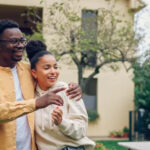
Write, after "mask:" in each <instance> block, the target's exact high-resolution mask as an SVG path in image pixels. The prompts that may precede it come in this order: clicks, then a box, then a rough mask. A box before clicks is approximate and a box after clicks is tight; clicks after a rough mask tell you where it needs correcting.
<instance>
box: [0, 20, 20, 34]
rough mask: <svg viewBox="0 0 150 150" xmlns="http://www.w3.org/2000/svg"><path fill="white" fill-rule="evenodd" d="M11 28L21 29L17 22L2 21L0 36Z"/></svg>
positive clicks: (0, 22) (0, 21)
mask: <svg viewBox="0 0 150 150" xmlns="http://www.w3.org/2000/svg"><path fill="white" fill-rule="evenodd" d="M9 28H19V25H18V24H17V22H15V21H13V20H8V19H3V20H0V35H1V34H2V33H3V31H4V30H5V29H9Z"/></svg>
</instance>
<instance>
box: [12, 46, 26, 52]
mask: <svg viewBox="0 0 150 150" xmlns="http://www.w3.org/2000/svg"><path fill="white" fill-rule="evenodd" d="M24 50H25V47H15V48H14V49H13V50H12V52H13V53H15V52H18V51H24Z"/></svg>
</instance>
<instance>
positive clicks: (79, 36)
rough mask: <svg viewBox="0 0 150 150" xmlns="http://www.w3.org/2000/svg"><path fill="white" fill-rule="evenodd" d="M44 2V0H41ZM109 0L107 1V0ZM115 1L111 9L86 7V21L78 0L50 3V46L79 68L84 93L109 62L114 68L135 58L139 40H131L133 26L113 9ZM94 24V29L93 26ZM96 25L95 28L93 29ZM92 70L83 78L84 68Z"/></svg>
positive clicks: (54, 51) (48, 23)
mask: <svg viewBox="0 0 150 150" xmlns="http://www.w3.org/2000/svg"><path fill="white" fill-rule="evenodd" d="M43 3H44V0H43ZM108 3H109V2H108ZM114 6H115V3H114V4H113V5H111V8H110V9H105V8H100V9H98V10H97V11H95V12H94V14H95V18H96V19H94V20H93V17H91V13H93V11H92V10H88V11H87V13H89V16H90V17H88V15H87V17H86V21H85V22H84V21H83V18H82V17H81V13H80V12H81V11H82V13H84V12H85V11H86V9H82V10H81V8H80V6H79V1H78V0H76V1H71V0H67V1H64V0H62V1H61V2H54V3H53V4H52V5H51V6H49V8H48V11H49V14H50V16H49V20H48V21H47V24H45V26H47V25H48V26H49V29H51V30H49V31H48V32H49V34H50V35H51V36H52V37H54V38H53V40H52V41H51V43H52V44H51V46H50V49H51V51H53V53H55V56H57V58H58V59H59V58H61V57H62V56H64V55H67V56H69V57H70V58H71V60H72V61H73V62H74V63H75V65H76V66H77V69H78V81H79V84H80V86H81V87H82V90H83V92H85V91H86V90H85V88H86V87H87V85H88V83H89V81H90V80H91V79H93V78H94V77H95V75H96V74H98V73H99V72H100V69H101V68H102V67H103V66H104V65H107V64H109V67H111V68H112V69H116V68H117V67H118V65H117V62H122V63H124V64H125V62H130V63H133V62H134V61H135V60H136V57H135V55H134V54H135V51H136V44H137V41H138V40H135V39H134V32H133V27H132V26H133V25H132V23H129V22H128V21H126V20H125V19H122V18H123V17H122V16H120V15H119V12H117V11H114V10H113V8H114ZM93 26H94V28H93ZM95 28H96V29H95ZM87 68H88V69H90V70H91V73H90V74H89V76H88V77H87V79H86V80H85V79H84V76H83V73H84V71H85V70H86V69H87Z"/></svg>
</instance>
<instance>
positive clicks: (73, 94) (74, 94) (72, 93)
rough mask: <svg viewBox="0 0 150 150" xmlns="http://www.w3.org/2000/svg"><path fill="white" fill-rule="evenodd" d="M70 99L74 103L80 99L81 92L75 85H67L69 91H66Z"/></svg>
mask: <svg viewBox="0 0 150 150" xmlns="http://www.w3.org/2000/svg"><path fill="white" fill-rule="evenodd" d="M66 94H67V96H69V98H70V99H72V98H74V99H75V100H76V101H78V100H80V99H81V98H82V90H81V88H80V86H79V85H78V84H76V83H69V89H68V90H67V91H66Z"/></svg>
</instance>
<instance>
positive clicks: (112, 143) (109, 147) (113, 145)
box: [95, 140, 128, 150]
mask: <svg viewBox="0 0 150 150" xmlns="http://www.w3.org/2000/svg"><path fill="white" fill-rule="evenodd" d="M125 141H128V140H104V141H96V143H102V144H103V145H104V147H105V148H106V150H128V148H124V147H122V146H119V145H118V144H117V143H118V142H125ZM95 150H103V149H95Z"/></svg>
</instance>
